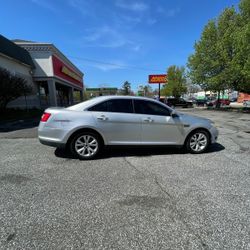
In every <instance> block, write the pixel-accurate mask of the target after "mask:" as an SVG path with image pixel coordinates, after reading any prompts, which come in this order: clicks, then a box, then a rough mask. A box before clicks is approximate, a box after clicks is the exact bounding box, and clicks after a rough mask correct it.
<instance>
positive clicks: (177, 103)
mask: <svg viewBox="0 0 250 250" xmlns="http://www.w3.org/2000/svg"><path fill="white" fill-rule="evenodd" d="M166 104H167V105H168V106H169V107H182V108H192V107H193V102H192V101H188V100H186V99H184V98H181V97H179V98H173V97H170V98H167V99H166Z"/></svg>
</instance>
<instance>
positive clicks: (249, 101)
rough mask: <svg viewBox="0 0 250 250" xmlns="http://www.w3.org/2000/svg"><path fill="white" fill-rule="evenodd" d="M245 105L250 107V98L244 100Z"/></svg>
mask: <svg viewBox="0 0 250 250" xmlns="http://www.w3.org/2000/svg"><path fill="white" fill-rule="evenodd" d="M243 107H244V108H250V100H244V101H243Z"/></svg>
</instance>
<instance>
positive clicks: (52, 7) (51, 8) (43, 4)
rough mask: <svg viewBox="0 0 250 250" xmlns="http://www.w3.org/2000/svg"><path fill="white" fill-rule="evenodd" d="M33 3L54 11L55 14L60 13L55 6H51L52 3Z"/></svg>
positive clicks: (37, 1)
mask: <svg viewBox="0 0 250 250" xmlns="http://www.w3.org/2000/svg"><path fill="white" fill-rule="evenodd" d="M31 2H32V3H34V4H36V5H38V6H40V7H42V8H45V9H48V10H50V11H53V12H57V11H58V8H56V7H55V6H54V5H52V4H51V2H52V1H46V0H31Z"/></svg>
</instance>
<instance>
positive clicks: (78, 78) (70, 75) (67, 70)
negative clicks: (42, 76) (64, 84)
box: [61, 66, 82, 82]
mask: <svg viewBox="0 0 250 250" xmlns="http://www.w3.org/2000/svg"><path fill="white" fill-rule="evenodd" d="M61 72H62V73H64V74H65V75H67V76H69V77H71V78H73V79H75V80H77V81H79V82H81V81H82V78H81V77H80V76H78V75H77V74H76V73H75V72H73V71H71V70H69V69H68V68H67V67H65V66H63V67H62V69H61Z"/></svg>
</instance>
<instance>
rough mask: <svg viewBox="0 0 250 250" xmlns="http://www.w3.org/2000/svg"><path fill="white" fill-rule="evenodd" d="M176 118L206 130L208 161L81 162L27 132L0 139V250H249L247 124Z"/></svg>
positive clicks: (128, 152)
mask: <svg viewBox="0 0 250 250" xmlns="http://www.w3.org/2000/svg"><path fill="white" fill-rule="evenodd" d="M183 112H187V113H191V114H194V115H197V116H202V117H208V118H210V119H212V120H214V121H215V125H216V126H217V127H218V128H219V131H220V136H219V140H218V144H215V145H214V146H212V147H211V148H210V150H209V152H208V153H205V154H201V155H191V154H183V153H182V152H181V151H180V150H178V149H169V148H154V149H148V148H147V149H127V148H116V149H114V148H110V149H107V150H106V153H105V155H104V156H103V158H101V159H98V160H93V161H80V160H77V159H73V158H70V157H68V155H67V154H66V153H65V152H64V151H60V150H55V149H54V148H50V147H46V146H43V145H41V144H40V143H39V142H38V140H37V139H36V128H29V129H23V130H19V131H12V132H10V133H0V159H1V161H0V201H1V202H0V248H1V249H164V250H165V249H171V250H172V249H250V156H249V155H250V134H249V133H248V132H250V115H249V114H242V113H237V112H219V111H218V112H216V111H206V110H200V109H185V110H183Z"/></svg>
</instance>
